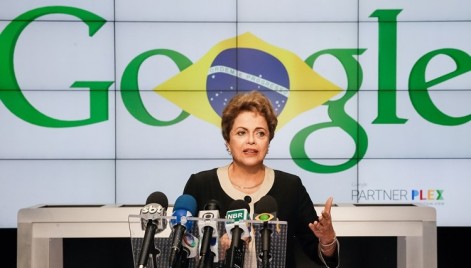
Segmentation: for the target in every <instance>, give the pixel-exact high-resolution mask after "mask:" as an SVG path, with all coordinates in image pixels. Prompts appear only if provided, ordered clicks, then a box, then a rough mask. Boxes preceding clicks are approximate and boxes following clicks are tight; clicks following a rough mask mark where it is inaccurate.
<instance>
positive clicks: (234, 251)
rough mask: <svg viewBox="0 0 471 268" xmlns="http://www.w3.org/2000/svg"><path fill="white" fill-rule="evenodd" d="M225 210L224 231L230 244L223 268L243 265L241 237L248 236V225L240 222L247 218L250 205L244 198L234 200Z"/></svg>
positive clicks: (243, 251)
mask: <svg viewBox="0 0 471 268" xmlns="http://www.w3.org/2000/svg"><path fill="white" fill-rule="evenodd" d="M229 209H230V210H228V211H227V212H226V219H227V220H231V221H227V222H226V232H227V234H228V235H229V238H230V239H231V246H230V247H229V249H228V250H227V251H226V259H225V262H224V267H225V268H233V267H244V257H245V256H244V255H245V247H244V241H243V240H242V239H243V238H247V237H250V227H249V225H248V224H247V223H245V222H241V221H245V220H248V219H249V211H250V207H249V204H248V203H247V202H245V201H244V200H241V199H239V200H235V201H234V202H232V203H231V205H230V207H229Z"/></svg>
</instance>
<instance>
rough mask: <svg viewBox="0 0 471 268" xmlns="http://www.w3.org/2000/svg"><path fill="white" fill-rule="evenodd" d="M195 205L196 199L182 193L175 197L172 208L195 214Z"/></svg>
mask: <svg viewBox="0 0 471 268" xmlns="http://www.w3.org/2000/svg"><path fill="white" fill-rule="evenodd" d="M196 207H197V204H196V199H195V198H194V197H193V196H191V195H189V194H184V195H181V196H179V197H178V198H177V200H176V201H175V205H174V207H173V210H174V211H175V210H180V209H181V210H186V211H189V212H190V213H191V215H195V213H196Z"/></svg>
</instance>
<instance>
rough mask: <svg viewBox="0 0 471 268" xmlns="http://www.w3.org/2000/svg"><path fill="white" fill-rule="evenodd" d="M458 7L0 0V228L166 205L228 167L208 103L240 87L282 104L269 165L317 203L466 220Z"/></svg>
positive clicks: (216, 113) (215, 110)
mask: <svg viewBox="0 0 471 268" xmlns="http://www.w3.org/2000/svg"><path fill="white" fill-rule="evenodd" d="M339 7H342V8H339ZM469 10H471V3H469V2H468V1H458V0H454V1H446V2H444V1H438V0H432V1H430V0H428V1H425V0H422V1H413V2H411V1H394V2H388V1H361V0H360V1H350V0H342V1H335V2H332V3H331V2H329V1H318V0H314V1H312V0H309V1H308V0H306V1H296V3H291V2H287V1H256V2H253V1H246V0H239V1H214V0H207V1H177V2H172V1H154V0H152V1H149V0H147V1H125V0H118V1H62V3H61V1H53V2H51V1H34V2H24V1H23V2H18V1H12V0H6V1H2V2H0V133H1V134H0V137H1V139H0V148H1V149H0V185H1V186H2V187H0V212H1V214H2V215H3V216H2V218H1V219H0V228H14V227H16V225H17V222H16V219H17V212H18V210H19V209H21V208H24V207H30V206H34V205H37V204H71V205H77V204H78V205H80V204H84V205H86V204H115V203H118V204H144V202H145V200H146V198H147V196H148V195H149V194H150V193H152V192H154V191H161V192H164V193H165V194H166V195H167V196H168V199H169V202H170V203H173V202H174V201H175V200H176V198H177V197H178V196H180V195H181V194H182V191H183V187H184V185H185V182H186V180H187V179H188V178H189V176H190V175H191V174H192V173H195V172H198V171H201V170H205V169H210V168H214V167H218V166H223V165H227V164H229V163H230V161H231V160H230V156H229V155H228V154H227V152H226V150H225V146H224V140H223V138H222V135H221V129H220V126H219V124H220V111H221V107H222V106H223V105H224V100H225V99H228V98H230V97H231V96H232V95H233V94H235V93H236V92H238V91H242V90H251V89H255V90H260V91H263V92H265V93H267V94H269V95H270V96H271V98H272V100H273V102H274V103H276V105H277V109H278V112H279V126H278V129H277V132H276V135H275V138H274V140H273V141H272V143H271V145H270V151H269V154H268V156H267V159H266V165H267V166H270V167H272V168H274V169H281V170H284V171H287V172H291V173H294V174H297V175H299V176H300V177H301V178H302V180H303V183H304V185H305V186H306V188H307V190H308V192H309V193H310V195H311V198H312V199H313V201H314V203H316V204H320V203H324V202H325V200H326V199H327V198H328V197H329V196H333V197H334V202H336V203H362V204H365V203H366V204H375V203H380V204H383V203H388V204H389V203H398V204H404V203H414V204H420V205H430V206H433V207H435V208H436V210H437V217H438V218H437V223H438V226H471V216H470V215H468V214H469V213H468V214H466V213H462V212H463V211H470V210H471V204H469V202H465V200H464V199H463V197H464V196H466V194H467V189H469V188H471V179H470V178H471V139H469V137H470V136H471V123H470V121H471V109H470V105H469V102H470V101H471V72H470V70H471V36H470V35H469V34H468V32H469V29H470V27H471V13H469V12H467V11H469ZM248 69H250V70H251V71H250V72H247V71H246V70H248ZM221 74H224V75H225V76H224V77H225V78H224V79H225V80H223V81H217V82H216V80H215V79H216V78H217V76H218V75H221ZM274 77H276V81H275V80H273V78H274ZM221 85H223V86H221ZM280 100H281V101H280ZM278 101H280V102H278ZM334 217H335V215H334Z"/></svg>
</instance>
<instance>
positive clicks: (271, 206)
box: [254, 195, 278, 214]
mask: <svg viewBox="0 0 471 268" xmlns="http://www.w3.org/2000/svg"><path fill="white" fill-rule="evenodd" d="M254 211H255V213H257V214H259V213H273V212H277V211H278V204H277V203H276V200H275V198H274V197H273V196H271V195H265V196H263V197H262V198H260V200H258V202H256V203H255V204H254Z"/></svg>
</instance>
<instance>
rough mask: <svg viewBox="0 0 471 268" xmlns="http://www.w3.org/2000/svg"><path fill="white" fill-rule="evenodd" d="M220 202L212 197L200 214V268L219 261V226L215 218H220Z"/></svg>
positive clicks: (209, 266) (208, 266) (208, 267)
mask: <svg viewBox="0 0 471 268" xmlns="http://www.w3.org/2000/svg"><path fill="white" fill-rule="evenodd" d="M219 209H220V206H219V203H218V201H216V200H214V199H212V200H210V201H209V202H208V203H207V204H206V205H205V206H204V210H201V211H200V212H199V214H198V218H201V219H202V220H201V219H200V220H199V221H198V230H199V235H200V238H201V239H200V259H199V262H198V266H197V267H198V268H212V267H213V263H215V262H218V261H219V256H218V248H217V246H218V238H219V234H218V226H217V222H216V221H215V219H218V218H219Z"/></svg>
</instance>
